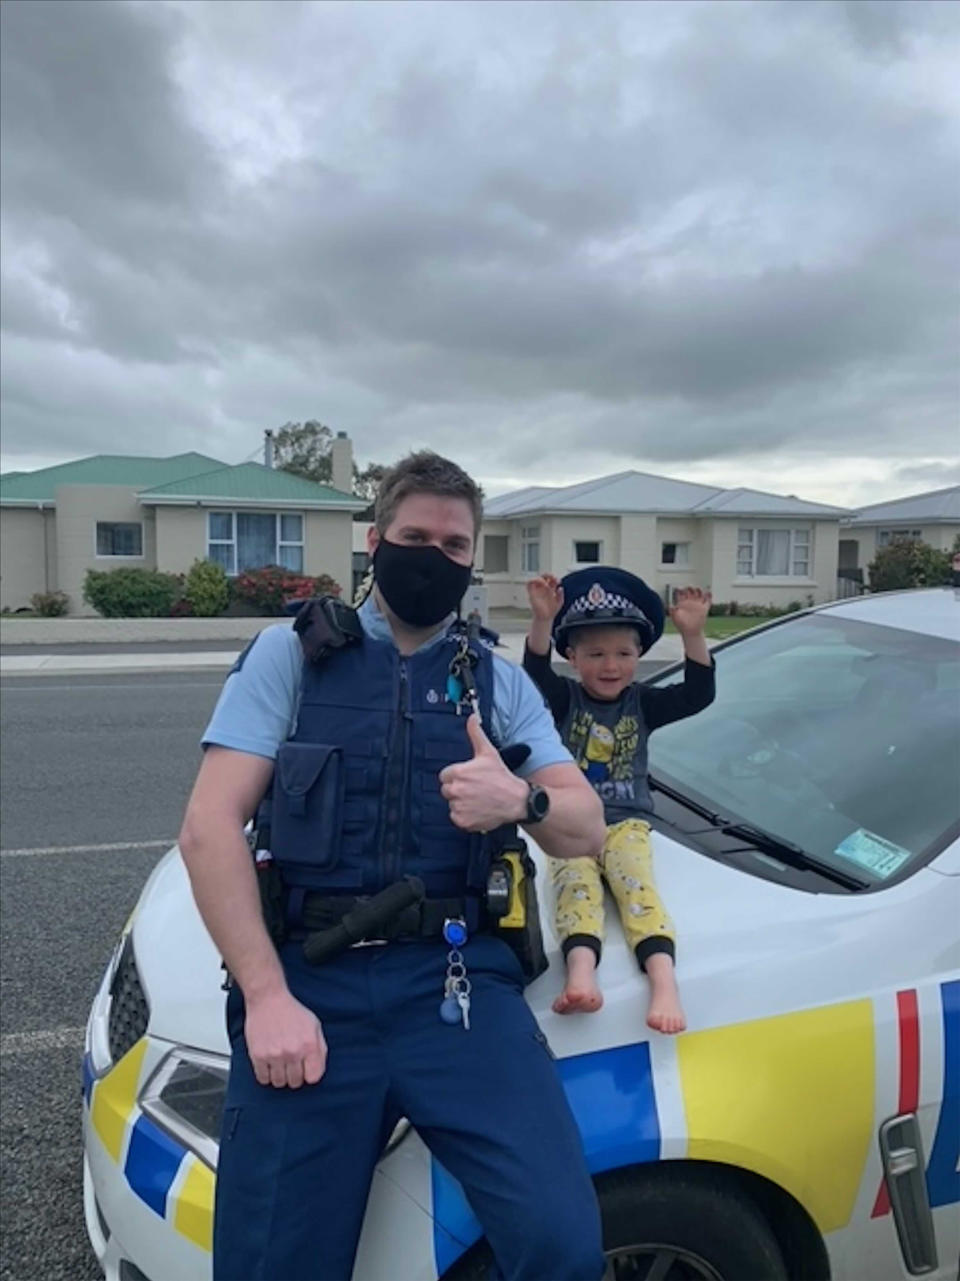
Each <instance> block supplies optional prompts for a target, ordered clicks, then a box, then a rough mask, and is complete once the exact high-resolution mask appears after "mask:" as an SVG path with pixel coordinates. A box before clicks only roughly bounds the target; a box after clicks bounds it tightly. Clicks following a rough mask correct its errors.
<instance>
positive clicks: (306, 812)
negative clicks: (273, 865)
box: [272, 743, 343, 869]
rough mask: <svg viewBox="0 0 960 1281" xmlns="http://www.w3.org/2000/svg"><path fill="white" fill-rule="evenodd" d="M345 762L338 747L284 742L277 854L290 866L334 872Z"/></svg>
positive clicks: (277, 792)
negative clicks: (330, 869)
mask: <svg viewBox="0 0 960 1281" xmlns="http://www.w3.org/2000/svg"><path fill="white" fill-rule="evenodd" d="M342 823H343V761H342V758H341V755H340V749H339V748H338V747H328V746H324V745H322V744H319V743H284V744H283V746H282V747H281V748H280V751H279V753H278V755H277V769H276V773H275V775H274V782H273V827H272V837H273V850H274V853H275V855H276V857H277V858H278V859H279V860H280V861H281V862H283V863H286V864H288V865H289V864H296V863H300V864H303V866H304V868H317V869H320V868H331V867H334V866H336V863H337V861H338V859H339V855H340V834H341V827H342Z"/></svg>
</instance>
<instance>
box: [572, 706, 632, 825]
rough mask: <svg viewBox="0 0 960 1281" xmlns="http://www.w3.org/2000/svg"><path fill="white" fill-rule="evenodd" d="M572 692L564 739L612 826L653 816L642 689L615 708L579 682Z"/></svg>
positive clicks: (608, 822)
mask: <svg viewBox="0 0 960 1281" xmlns="http://www.w3.org/2000/svg"><path fill="white" fill-rule="evenodd" d="M570 687H571V688H570V706H569V708H568V710H567V714H566V717H565V718H564V721H563V723H562V725H561V726H560V737H561V738H562V739H563V741H564V743H565V744H566V746H567V748H568V749H569V751H570V754H571V756H572V757H573V759H574V760H575V761H576V762H577V764H578V765H579V766H580V768H581V769H582V770H583V772H584V774H586V776H587V779H588V781H589V782H590V783H591V784H592V786H593V788H594V791H596V792H597V794H598V795H599V796H600V799H601V800H602V801H603V812H604V818H605V820H606V822H607V824H608V825H609V824H611V823H620V822H622V821H623V819H625V818H636V817H642V816H643V815H644V814H652V813H653V798H652V797H651V795H650V788H649V786H648V785H647V733H648V731H647V726H646V724H645V722H644V719H643V708H642V707H641V704H640V689H639V686H637V685H631V686H629V688H627V689H626V690H624V692H623V693H622V694H621V695H620V697H619V698H618V699H617V700H616V702H614V703H605V702H600V701H599V700H597V699H593V698H590V697H589V696H588V695H587V694H585V693H584V691H583V687H582V686H581V685H580V684H579V683H577V682H574V681H571V682H570Z"/></svg>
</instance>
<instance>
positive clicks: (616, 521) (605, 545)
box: [540, 516, 620, 577]
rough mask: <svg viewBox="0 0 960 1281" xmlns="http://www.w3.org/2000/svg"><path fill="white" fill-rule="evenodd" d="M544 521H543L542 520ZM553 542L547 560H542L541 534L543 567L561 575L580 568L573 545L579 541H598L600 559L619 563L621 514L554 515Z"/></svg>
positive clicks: (550, 529)
mask: <svg viewBox="0 0 960 1281" xmlns="http://www.w3.org/2000/svg"><path fill="white" fill-rule="evenodd" d="M541 524H543V522H541ZM548 528H549V536H550V542H549V546H548V547H547V554H548V556H549V560H548V561H543V559H542V558H543V553H544V539H543V534H542V533H541V539H540V555H541V564H542V565H543V567H544V569H547V568H549V571H550V573H553V574H556V575H557V576H558V577H562V576H563V575H564V574H569V573H570V571H571V570H572V569H581V568H583V566H581V565H578V563H577V561H576V560H575V551H576V548H575V547H574V544H575V543H577V542H580V541H588V542H599V543H600V544H601V547H600V560H601V562H602V563H603V564H604V565H616V564H617V563H618V562H619V559H620V517H619V516H553V517H551V518H550V521H549V526H548Z"/></svg>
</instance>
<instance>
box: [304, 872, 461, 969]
mask: <svg viewBox="0 0 960 1281" xmlns="http://www.w3.org/2000/svg"><path fill="white" fill-rule="evenodd" d="M300 916H301V921H302V924H303V928H304V930H305V931H306V938H305V939H304V941H303V950H304V955H305V956H306V958H307V960H308V961H311V962H313V963H314V964H316V965H319V964H320V963H321V962H323V961H325V960H328V959H329V958H330V957H331V956H336V955H337V954H338V953H339V952H342V951H345V950H346V949H347V948H349V947H355V946H357V945H359V944H362V943H380V942H382V943H389V942H395V941H401V940H407V941H413V940H416V939H433V938H441V937H442V936H443V927H444V923H445V922H446V921H448V920H451V919H454V920H457V919H460V920H463V921H465V922H466V923H467V927H468V929H469V930H470V932H471V933H475V932H476V931H477V930H478V929H482V928H484V926H485V925H486V919H485V918H486V912H485V911H484V909H483V907H482V905H481V903H480V901H479V900H478V899H476V898H465V897H463V896H460V897H455V898H429V899H428V898H426V897H425V896H424V888H423V882H422V881H421V880H420V879H419V878H418V877H415V876H408V877H404V879H403V880H402V881H397V882H396V884H394V885H389V886H387V888H386V889H385V890H381V892H380V893H379V894H374V895H373V896H372V897H370V898H351V897H347V896H334V897H331V896H329V895H325V894H320V893H310V894H307V895H306V896H305V897H304V900H303V907H302V909H301V913H300Z"/></svg>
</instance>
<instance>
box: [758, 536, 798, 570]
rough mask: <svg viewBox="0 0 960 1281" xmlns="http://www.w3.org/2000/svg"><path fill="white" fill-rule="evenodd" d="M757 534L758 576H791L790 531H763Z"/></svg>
mask: <svg viewBox="0 0 960 1281" xmlns="http://www.w3.org/2000/svg"><path fill="white" fill-rule="evenodd" d="M757 532H758V535H759V536H758V538H757V571H756V572H757V574H758V575H759V576H761V577H766V576H771V577H772V576H774V575H776V576H777V577H781V576H785V575H787V574H789V573H790V531H789V529H761V530H758V531H757Z"/></svg>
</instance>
